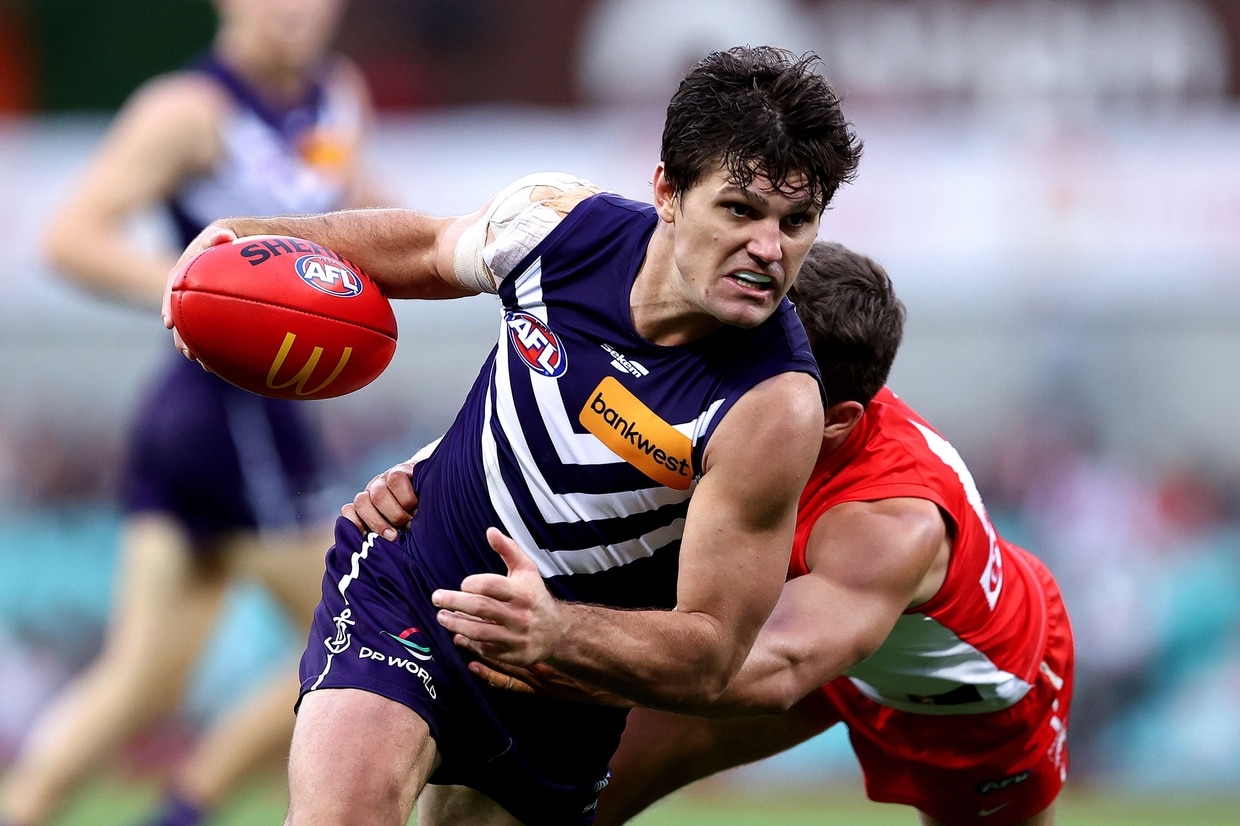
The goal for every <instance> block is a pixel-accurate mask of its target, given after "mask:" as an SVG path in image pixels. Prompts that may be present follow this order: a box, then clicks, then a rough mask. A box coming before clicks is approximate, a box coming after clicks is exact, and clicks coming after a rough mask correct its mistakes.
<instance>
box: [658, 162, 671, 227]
mask: <svg viewBox="0 0 1240 826" xmlns="http://www.w3.org/2000/svg"><path fill="white" fill-rule="evenodd" d="M653 191H654V206H655V209H656V210H657V211H658V213H659V217H660V218H662V219H663V220H664V221H666V222H667V223H669V224H670V223H672V222H673V221H674V220H675V212H676V191H675V189H673V187H672V185H671V184H670V183H668V180H667V172H666V171H665V170H664V168H663V162H662V161H660V162H659V165H658V166H656V167H655V169H654V186H653Z"/></svg>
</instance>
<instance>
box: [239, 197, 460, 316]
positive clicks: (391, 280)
mask: <svg viewBox="0 0 1240 826" xmlns="http://www.w3.org/2000/svg"><path fill="white" fill-rule="evenodd" d="M448 221H449V219H443V218H435V217H432V216H429V215H425V214H423V213H419V212H414V211H412V210H407V209H358V210H343V211H339V212H330V213H324V214H320V215H305V216H280V217H274V218H242V217H234V218H224V219H221V220H219V221H216V222H215V223H216V224H217V225H220V226H224V227H227V228H228V229H230V230H232V231H233V232H234V233H235V234H237V235H238V236H246V235H291V236H295V237H297V238H304V239H305V240H307V241H312V242H314V243H316V244H319V245H320V246H324V247H327V248H328V249H331V250H333V251H334V252H337V253H339V254H340V255H342V256H344V257H345V258H347V259H349V260H350V261H352V262H353V263H354V264H356V265H357V266H358V267H360V268H361V269H362V270H363V271H364V272H365V273H366V274H367V275H369V276H370V277H371V278H372V279H373V280H374V281H375V283H376V284H378V285H379V288H380V289H381V290H382V291H383V293H384V295H386V296H388V297H389V298H455V297H459V296H463V295H469V294H470V293H469V291H467V290H464V289H462V288H460V287H459V285H455V284H453V283H452V282H451V281H450V280H445V279H444V278H442V277H441V275H440V270H439V261H440V260H441V256H440V255H439V250H438V241H439V238H440V232H441V230H442V229H443V227H444V226H445V225H446V224H447V223H448Z"/></svg>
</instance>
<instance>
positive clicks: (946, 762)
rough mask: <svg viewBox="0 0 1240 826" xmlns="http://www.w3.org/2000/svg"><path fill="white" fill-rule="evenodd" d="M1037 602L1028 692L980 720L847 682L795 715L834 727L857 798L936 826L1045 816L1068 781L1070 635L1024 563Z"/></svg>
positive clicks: (1045, 575)
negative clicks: (844, 741)
mask: <svg viewBox="0 0 1240 826" xmlns="http://www.w3.org/2000/svg"><path fill="white" fill-rule="evenodd" d="M1024 559H1025V560H1028V561H1029V563H1030V564H1031V565H1032V566H1033V567H1034V569H1035V572H1036V573H1037V576H1038V578H1039V580H1040V581H1041V583H1042V587H1043V592H1044V593H1045V595H1046V600H1047V623H1048V628H1047V641H1046V648H1045V652H1044V654H1043V661H1042V666H1041V669H1040V671H1039V674H1038V677H1037V679H1036V680H1035V681H1034V684H1033V688H1032V689H1030V691H1029V693H1028V694H1026V695H1025V696H1024V697H1023V698H1022V699H1021V700H1020V702H1018V703H1017V704H1016V705H1014V706H1012V707H1011V708H1007V709H1002V710H1000V711H992V712H985V713H982V714H967V715H928V714H913V713H909V712H905V711H898V710H896V709H892V708H888V707H887V706H883V705H879V704H878V703H875V702H874V701H873V700H870V699H869V698H868V697H866V696H865V695H863V694H862V693H861V692H860V691H859V690H858V689H857V687H856V686H855V685H854V684H853V683H852V681H851V680H849V679H848V678H847V677H841V678H839V679H836V680H833V681H832V682H830V683H828V684H827V685H826V686H824V687H823V689H822V691H821V692H819V693H818V694H816V695H814V696H813V697H810V698H807V699H806V700H805V701H804V703H803V707H804V708H806V709H808V710H810V712H811V713H812V714H814V715H815V717H816V718H817V719H819V720H821V721H823V722H824V723H825V724H826V725H828V726H829V725H833V724H835V723H837V722H840V721H843V722H844V723H845V724H846V725H847V726H848V736H849V739H850V741H851V742H852V747H853V751H854V752H855V753H856V755H857V759H858V762H860V764H861V770H862V774H863V775H864V777H865V788H866V794H867V796H868V797H869V798H870V799H871V800H875V801H878V802H882V803H903V804H906V805H909V806H914V807H916V808H917V809H918V810H920V811H922V812H925V813H926V814H928V815H930V816H931V817H933V818H935V819H936V820H938V821H940V822H943V823H951V824H953V826H955V825H956V824H978V826H1009V825H1010V824H1014V823H1020V822H1021V821H1023V820H1026V819H1028V818H1030V817H1032V816H1033V815H1035V814H1037V813H1038V812H1040V811H1042V810H1043V809H1045V808H1046V807H1047V806H1049V805H1050V804H1051V803H1052V802H1054V800H1055V797H1056V796H1057V795H1058V794H1059V791H1060V789H1061V788H1062V787H1063V783H1064V780H1065V779H1066V778H1067V773H1068V747H1067V732H1068V716H1069V711H1070V708H1071V703H1072V682H1073V670H1074V655H1073V643H1072V630H1071V627H1070V625H1069V622H1068V615H1067V611H1066V609H1065V608H1064V604H1063V599H1062V597H1061V596H1060V593H1059V588H1058V587H1057V586H1056V584H1055V581H1054V579H1053V578H1052V577H1051V575H1050V572H1049V571H1048V570H1047V569H1046V567H1045V566H1044V565H1043V564H1042V563H1041V562H1040V561H1038V560H1037V559H1036V558H1035V557H1032V555H1027V556H1025V557H1024Z"/></svg>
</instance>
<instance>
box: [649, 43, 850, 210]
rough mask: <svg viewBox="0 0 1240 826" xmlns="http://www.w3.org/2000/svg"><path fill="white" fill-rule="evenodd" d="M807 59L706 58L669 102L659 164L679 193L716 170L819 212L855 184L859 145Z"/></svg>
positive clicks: (811, 57) (753, 54)
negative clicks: (793, 196)
mask: <svg viewBox="0 0 1240 826" xmlns="http://www.w3.org/2000/svg"><path fill="white" fill-rule="evenodd" d="M819 63H820V61H819V59H818V57H817V55H815V54H813V53H812V52H808V53H806V54H804V55H801V56H799V57H798V56H797V55H795V54H793V53H792V52H789V51H787V50H784V49H777V48H775V47H772V46H738V47H735V48H732V49H728V50H726V51H719V52H712V53H710V54H709V55H707V56H706V57H705V58H703V59H702V60H701V62H699V63H698V64H697V66H696V67H694V68H693V69H692V70H691V71H690V72H689V74H688V75H686V76H685V78H684V80H682V81H681V83H680V87H679V88H678V89H677V90H676V93H675V94H674V95H673V96H672V100H671V102H670V103H669V104H668V107H667V120H666V121H665V122H664V126H663V144H662V150H661V154H660V159H661V160H662V161H663V164H664V173H665V175H666V177H667V181H668V183H669V184H670V185H671V186H672V189H673V190H674V191H675V192H676V193H677V194H683V193H684V192H685V191H686V190H688V189H689V188H691V187H692V186H693V185H694V184H696V183H697V182H698V181H699V180H701V178H702V176H703V175H705V174H707V173H709V172H713V171H714V170H715V169H716V168H718V167H719V166H720V165H722V167H723V168H724V169H725V170H727V173H728V175H729V177H730V178H731V180H732V182H733V183H736V184H737V185H739V186H746V185H748V184H749V183H751V182H752V181H753V179H754V177H755V176H757V175H759V174H761V175H765V176H766V177H767V178H769V179H770V181H771V183H772V184H773V185H774V186H775V187H776V188H777V189H779V190H780V191H781V192H783V193H785V194H790V193H793V192H798V191H803V190H802V187H801V186H800V185H799V184H798V185H797V186H793V185H792V184H790V183H789V182H790V181H791V180H794V179H796V178H799V177H800V176H804V177H805V179H806V181H805V184H804V188H805V189H808V191H809V194H810V198H811V199H812V200H813V202H814V204H815V206H817V207H818V208H819V209H825V208H826V205H827V204H828V203H829V202H830V201H831V199H832V198H833V197H834V196H835V192H836V190H837V189H838V188H839V187H840V185H841V184H843V183H846V182H848V181H851V180H852V179H853V177H854V176H855V175H856V170H857V164H858V163H859V162H860V160H861V146H862V145H861V142H860V141H859V140H858V139H857V137H856V135H855V134H854V132H853V130H852V126H851V124H849V123H848V122H847V121H845V120H844V113H843V111H842V110H841V109H840V97H839V95H837V94H836V93H835V90H834V89H833V88H832V87H831V84H830V83H828V82H827V80H826V78H824V77H823V76H822V75H820V74H819V73H818V71H817V68H818V65H819Z"/></svg>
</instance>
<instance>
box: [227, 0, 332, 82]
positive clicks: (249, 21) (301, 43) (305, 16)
mask: <svg viewBox="0 0 1240 826" xmlns="http://www.w3.org/2000/svg"><path fill="white" fill-rule="evenodd" d="M344 6H345V0H218V8H219V12H220V16H221V19H223V20H225V21H227V23H228V24H229V25H231V26H233V27H234V28H236V29H238V30H241V31H244V32H245V35H246V39H247V40H249V41H250V42H251V43H252V44H253V45H254V47H255V48H256V49H258V50H260V51H261V52H262V53H263V54H264V55H265V56H266V58H267V59H269V60H270V61H271V62H272V63H275V64H278V65H282V66H288V67H307V66H311V65H313V64H314V63H315V62H316V61H317V60H318V59H319V58H320V57H321V56H322V55H323V53H324V52H325V51H326V50H327V48H328V46H329V45H330V44H331V40H332V37H333V36H334V35H335V33H336V27H337V25H338V24H339V22H340V16H341V14H342V13H343V11H344Z"/></svg>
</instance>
